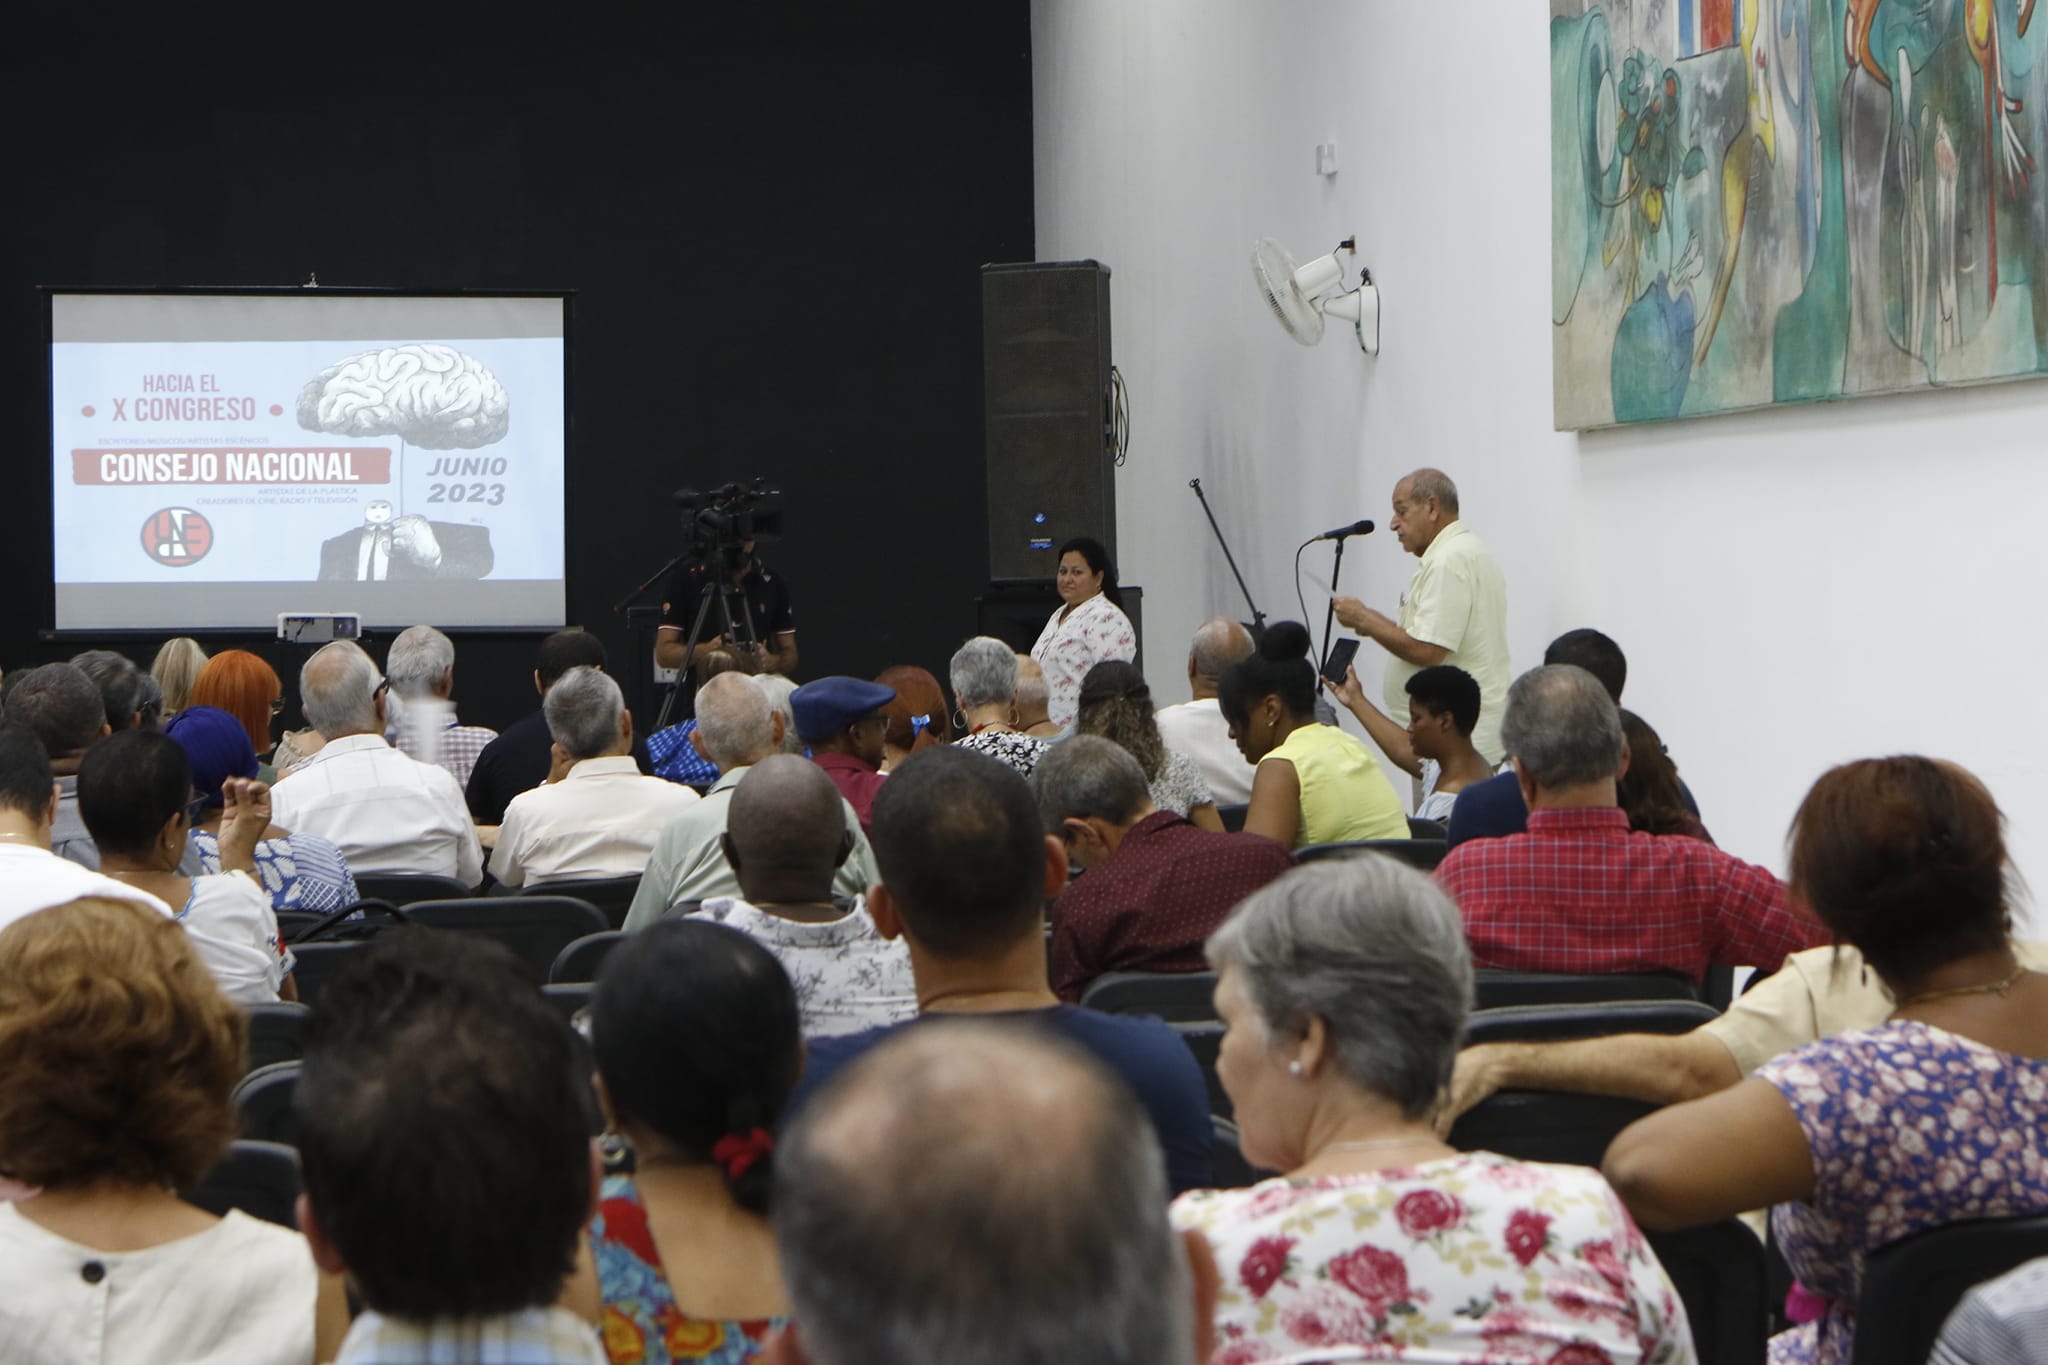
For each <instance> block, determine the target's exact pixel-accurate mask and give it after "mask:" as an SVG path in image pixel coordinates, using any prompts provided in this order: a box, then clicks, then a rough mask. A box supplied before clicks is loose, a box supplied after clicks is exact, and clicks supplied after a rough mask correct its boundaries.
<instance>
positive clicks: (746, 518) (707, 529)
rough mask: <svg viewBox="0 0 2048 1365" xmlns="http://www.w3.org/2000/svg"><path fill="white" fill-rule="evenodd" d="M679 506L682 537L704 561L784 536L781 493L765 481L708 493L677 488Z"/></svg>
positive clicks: (717, 489)
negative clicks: (743, 546)
mask: <svg viewBox="0 0 2048 1365" xmlns="http://www.w3.org/2000/svg"><path fill="white" fill-rule="evenodd" d="M675 503H676V506H677V507H679V508H681V509H682V513H683V535H684V537H685V538H686V539H688V541H689V543H690V548H691V550H692V551H693V552H694V553H695V554H697V555H698V556H700V557H702V558H707V559H708V558H710V557H711V555H712V553H713V552H714V551H721V550H722V551H727V552H729V553H728V557H730V552H733V551H737V550H738V549H739V548H740V547H741V546H742V545H744V544H745V543H746V542H747V541H750V540H756V541H758V540H777V539H780V538H781V536H782V490H781V489H779V488H774V487H771V486H770V485H769V483H768V480H766V479H754V480H753V481H751V482H749V483H728V484H723V485H721V486H719V487H717V488H714V489H711V490H710V491H709V492H702V493H700V492H698V491H697V490H696V489H694V488H678V489H677V490H676V493H675Z"/></svg>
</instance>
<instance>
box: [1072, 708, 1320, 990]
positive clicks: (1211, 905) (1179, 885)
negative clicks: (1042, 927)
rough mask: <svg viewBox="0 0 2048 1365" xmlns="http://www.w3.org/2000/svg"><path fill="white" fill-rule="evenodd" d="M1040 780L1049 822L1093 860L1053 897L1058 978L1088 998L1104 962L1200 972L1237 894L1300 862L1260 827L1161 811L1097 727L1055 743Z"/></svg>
mask: <svg viewBox="0 0 2048 1365" xmlns="http://www.w3.org/2000/svg"><path fill="white" fill-rule="evenodd" d="M1031 785H1032V789H1033V792H1034V794H1035V795H1036V796H1037V798H1038V812H1039V815H1040V817H1041V818H1042V819H1043V820H1044V822H1045V828H1046V831H1047V832H1048V833H1050V834H1056V835H1058V836H1059V837H1060V838H1061V839H1062V840H1063V841H1065V843H1066V846H1067V861H1068V862H1069V863H1071V864H1072V865H1073V866H1076V867H1082V868H1086V869H1087V875H1086V876H1083V877H1081V878H1079V879H1078V880H1076V881H1074V882H1073V883H1071V884H1070V885H1069V886H1068V887H1067V889H1066V891H1065V892H1063V893H1062V894H1061V895H1060V898H1059V900H1058V901H1056V902H1055V903H1054V905H1053V911H1052V987H1053V990H1054V992H1055V993H1056V994H1058V996H1059V997H1060V999H1062V1000H1067V1001H1074V1000H1079V999H1080V998H1081V993H1082V991H1084V990H1086V989H1087V986H1088V983H1089V982H1090V981H1093V980H1094V979H1095V978H1096V977H1098V976H1100V975H1102V974H1103V973H1104V972H1134V971H1135V972H1199V971H1202V970H1204V969H1205V968H1206V967H1207V966H1208V964H1207V963H1206V962H1205V961H1204V960H1203V957H1202V944H1203V943H1205V942H1206V941H1207V940H1208V937H1209V935H1210V934H1212V933H1214V932H1215V931H1216V928H1217V926H1218V925H1220V924H1222V923H1223V921H1224V919H1225V918H1226V917H1228V916H1229V914H1230V912H1231V910H1232V909H1234V908H1235V907H1236V905H1237V903H1238V902H1239V901H1241V900H1243V899H1244V898H1245V897H1246V896H1249V895H1250V894H1251V893H1252V892H1254V891H1256V890H1258V889H1259V888H1260V887H1262V886H1264V885H1265V884H1266V883H1267V882H1270V881H1272V880H1273V879H1274V878H1275V877H1277V876H1279V875H1280V874H1281V873H1283V872H1285V871H1286V870H1287V869H1288V868H1290V867H1292V866H1294V858H1293V856H1292V855H1291V854H1289V853H1288V851H1287V850H1286V849H1285V848H1283V847H1281V846H1280V845H1279V844H1277V843H1275V842H1273V841H1272V840H1271V839H1263V838H1260V837H1259V836H1258V835H1256V834H1212V833H1210V832H1209V831H1207V830H1203V829H1197V828H1196V827H1195V826H1193V825H1191V824H1189V823H1188V822H1187V821H1186V820H1184V819H1182V818H1181V817H1180V816H1178V815H1175V814H1174V813H1173V812H1172V811H1162V810H1154V809H1153V808H1152V800H1151V797H1150V795H1149V794H1148V791H1147V787H1146V783H1145V770H1144V769H1143V768H1140V767H1139V766H1138V760H1137V759H1135V758H1133V757H1131V756H1130V754H1128V753H1126V752H1125V751H1124V750H1123V749H1122V748H1120V747H1119V746H1117V745H1116V744H1114V743H1111V742H1110V741H1109V740H1106V739H1103V738H1101V737H1100V736H1097V735H1076V736H1074V737H1073V738H1071V739H1067V740H1063V741H1061V742H1060V743H1058V744H1055V745H1053V746H1052V747H1051V748H1050V749H1048V750H1046V751H1045V756H1044V757H1042V758H1040V759H1039V760H1038V766H1037V767H1036V768H1035V769H1033V771H1032V775H1031Z"/></svg>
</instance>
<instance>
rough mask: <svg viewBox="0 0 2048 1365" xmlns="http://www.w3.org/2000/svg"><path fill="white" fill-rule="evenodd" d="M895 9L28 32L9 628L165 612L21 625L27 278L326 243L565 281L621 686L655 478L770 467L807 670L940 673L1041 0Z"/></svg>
mask: <svg viewBox="0 0 2048 1365" xmlns="http://www.w3.org/2000/svg"><path fill="white" fill-rule="evenodd" d="M592 8H593V9H594V10H596V9H608V8H609V7H592ZM910 9H911V7H904V8H903V9H901V10H899V9H896V8H893V7H882V8H874V7H862V8H859V9H857V10H852V11H844V12H842V11H838V10H834V9H829V8H827V7H823V6H820V7H817V8H815V9H812V8H810V7H805V8H803V9H802V10H796V9H791V10H787V11H783V10H779V9H777V8H776V7H774V6H763V7H756V8H754V9H750V10H749V11H748V13H747V14H746V15H745V16H743V17H739V18H721V19H717V20H705V19H702V18H697V17H693V18H692V20H691V23H690V26H689V27H688V28H681V27H677V28H672V29H659V30H657V29H654V28H650V27H644V26H642V22H641V21H639V20H635V21H634V22H633V23H631V24H621V25H614V26H608V27H607V26H600V25H599V23H598V22H596V20H585V21H580V22H582V24H583V26H582V27H580V28H579V27H576V25H577V23H578V22H579V21H578V20H577V19H575V18H574V17H573V16H574V12H573V11H565V10H560V9H558V10H556V11H554V12H553V15H554V17H552V18H551V20H550V23H549V24H548V25H546V26H542V25H540V24H537V23H533V22H531V21H522V20H518V19H507V18H505V17H502V16H505V15H508V14H514V13H516V12H517V11H514V10H509V9H495V10H494V9H491V8H476V9H472V10H470V11H468V13H470V14H473V15H475V16H477V19H478V23H476V24H475V25H465V26H462V27H460V28H457V27H455V26H453V25H450V26H447V27H446V28H445V29H443V30H440V31H435V30H431V29H427V28H422V27H419V26H417V25H415V24H412V23H411V22H409V21H407V20H406V19H405V18H404V12H403V11H395V12H391V13H390V14H389V15H387V16H385V17H382V18H377V17H374V16H371V15H369V14H367V13H366V14H365V15H364V16H362V18H361V20H360V22H358V21H357V20H354V19H351V20H347V21H344V20H342V19H340V18H339V17H338V12H335V11H331V10H315V9H304V10H300V9H293V8H290V7H277V6H265V7H261V8H256V7H251V8H250V9H249V10H247V11H246V12H245V14H244V17H243V18H241V19H239V20H235V21H229V20H223V19H199V18H194V19H192V20H191V21H190V23H191V24H192V25H195V26H198V27H199V29H200V30H201V31H195V30H194V28H192V27H188V28H186V29H183V30H179V31H176V32H164V33H141V32H138V31H136V30H135V29H133V28H129V27H124V26H123V25H122V24H120V23H119V22H117V21H115V20H113V19H111V18H110V19H109V20H108V21H107V22H106V23H104V24H103V25H100V26H98V27H97V28H85V27H81V28H80V29H79V30H78V32H77V33H75V34H73V35H69V36H67V37H62V38H53V39H52V40H51V41H49V42H47V43H45V42H38V43H37V44H34V45H31V44H29V43H27V42H22V43H16V44H12V45H10V48H11V50H10V51H9V52H8V54H7V55H5V56H4V57H0V120H4V121H0V128H4V131H0V151H4V153H5V165H6V166H7V169H8V174H7V176H6V177H5V182H4V183H5V184H6V186H7V196H8V199H9V200H10V201H11V202H9V204H8V207H7V209H6V212H5V214H4V216H0V432H4V439H5V441H6V448H7V449H9V450H10V451H11V452H12V458H11V460H10V461H9V466H10V467H9V474H10V478H9V480H8V488H9V491H10V502H11V504H12V511H13V516H12V517H11V518H10V519H9V521H10V527H9V533H8V535H7V536H6V537H5V541H4V548H0V564H4V566H5V568H6V571H7V577H8V581H9V583H10V584H11V585H12V591H10V592H8V593H6V594H5V595H4V597H0V663H4V664H5V666H6V667H8V668H10V669H12V668H16V667H20V666H23V665H27V664H32V663H38V662H43V661H45V660H48V659H51V658H61V657H67V656H68V655H70V654H71V653H73V652H75V651H76V650H79V649H83V648H87V647H89V645H91V644H93V643H112V644H114V645H115V647H119V648H123V649H125V650H126V651H127V652H128V653H130V654H131V655H132V656H133V657H135V658H136V659H137V660H138V661H139V662H141V663H143V664H144V665H145V666H147V664H148V662H149V659H150V657H151V655H152V654H153V653H154V651H155V648H156V645H157V643H158V642H159V641H158V639H157V638H155V637H152V638H150V639H148V640H140V639H134V638H129V639H125V640H118V641H106V642H100V641H87V640H80V639H66V640H64V641H62V642H52V641H47V640H41V639H39V638H38V633H39V632H42V631H46V630H47V629H48V627H49V625H50V620H49V609H50V607H49V601H50V597H49V565H50V546H49V539H48V536H49V532H48V515H47V509H48V506H49V502H48V493H49V477H50V475H49V461H48V449H49V436H48V425H47V406H48V364H47V357H46V354H45V351H44V348H43V341H42V325H43V323H42V312H41V309H42V303H41V299H40V297H39V296H38V294H37V292H36V287H37V286H39V285H48V286H57V287H77V286H108V287H124V288H125V287H135V288H155V287H164V286H194V285H223V284H234V285H295V284H299V283H301V282H303V281H304V280H305V279H306V277H307V276H308V274H309V273H313V272H317V273H318V275H319V278H320V280H321V282H322V283H325V284H329V285H348V286H370V287H385V286H388V287H394V288H413V289H448V290H482V291H488V290H494V289H563V290H572V291H574V293H575V298H574V301H573V303H572V305H571V310H572V311H571V326H572V337H571V342H570V351H569V355H570V390H571V391H570V404H571V412H572V432H571V437H570V450H569V461H570V464H569V489H568V526H567V536H568V573H569V579H568V601H569V619H570V620H571V621H572V622H575V623H578V624H582V625H584V626H586V627H587V628H590V629H594V630H597V631H599V632H601V633H602V634H603V635H604V636H605V640H606V643H607V645H608V646H609V647H610V649H611V651H612V659H613V663H612V669H613V671H614V672H615V673H618V674H619V675H620V676H621V677H622V679H625V678H628V677H629V676H630V678H631V679H633V681H629V682H627V695H628V698H629V700H637V699H638V694H637V691H636V683H637V680H638V679H639V678H640V677H642V676H643V674H644V668H642V667H633V666H629V665H632V664H633V663H634V661H633V660H632V659H631V658H629V656H628V647H629V646H628V637H627V634H626V630H625V626H624V622H623V618H616V617H611V616H609V615H607V614H606V613H607V609H608V607H609V605H610V604H611V603H612V602H613V601H614V600H615V599H617V598H618V597H620V596H621V595H623V594H624V593H625V592H626V591H627V590H628V589H629V588H630V587H631V586H632V585H633V584H634V583H635V582H637V581H638V580H639V579H640V578H642V577H644V576H645V575H646V574H647V573H649V572H651V571H652V570H653V568H654V567H655V566H656V565H658V564H659V563H660V562H661V561H662V560H664V559H666V558H667V557H668V556H669V555H670V554H673V553H675V552H676V551H677V550H678V549H679V548H680V546H679V544H678V543H677V541H678V538H679V533H678V530H677V526H678V522H677V517H676V514H675V512H674V511H673V509H672V508H671V506H670V503H669V494H670V492H671V491H672V490H673V489H675V488H677V487H679V486H684V485H693V486H700V487H701V486H704V485H707V484H715V483H720V482H724V481H726V480H728V479H741V478H748V477H751V476H754V475H756V474H763V475H768V476H771V477H773V478H774V479H776V480H777V481H778V482H779V483H781V485H782V486H783V487H784V488H785V489H786V490H787V493H788V503H787V505H788V516H787V521H788V525H789V532H790V533H789V536H788V538H787V540H786V542H785V543H783V544H782V545H779V546H770V547H765V548H764V551H763V554H764V557H765V558H768V559H769V560H770V561H771V562H772V563H774V564H776V565H778V566H779V567H780V568H781V569H782V570H783V571H784V572H785V573H786V574H787V576H788V578H789V580H790V582H791V584H792V586H793V589H794V591H795V594H796V603H797V613H798V627H799V635H798V640H799V644H800V646H801V649H802V655H803V659H802V665H801V668H800V674H801V675H802V676H806V677H814V676H817V675H819V674H821V673H836V672H844V673H854V674H860V675H863V676H872V675H874V674H875V673H877V672H879V671H880V670H881V669H882V668H884V667H886V666H888V665H891V664H895V663H919V664H923V665H924V666H926V667H928V668H930V669H932V670H933V671H934V672H935V673H938V674H939V675H940V676H941V677H942V678H943V676H944V664H945V660H946V658H947V657H948V656H949V654H950V653H951V651H952V649H953V647H954V646H955V645H956V644H957V643H958V642H959V641H960V639H962V638H963V637H964V636H966V635H968V634H970V633H972V631H973V629H974V606H973V598H974V596H975V594H976V593H977V592H978V591H979V590H980V587H981V585H982V582H983V580H984V578H985V576H986V569H987V566H986V562H985V554H984V549H985V536H986V521H985V517H986V513H985V503H984V487H985V480H984V475H983V468H982V420H981V354H980V351H981V347H980V325H981V324H980V294H979V290H980V281H979V278H978V273H977V267H978V266H979V265H980V264H981V263H982V262H985V261H995V260H1029V259H1031V257H1032V254H1033V251H1032V198H1031V180H1032V164H1031V70H1030V60H1031V56H1030V7H1029V4H1028V2H1027V0H993V2H984V3H978V4H973V5H952V6H946V7H944V8H939V7H934V8H933V10H932V11H931V12H930V13H925V14H915V13H912V12H910ZM205 12H206V11H193V12H192V13H193V14H195V15H196V14H202V13H205ZM619 12H626V11H619ZM564 14H568V15H569V16H570V17H567V18H564V17H563V15H564ZM65 533H66V534H74V533H75V534H96V535H97V534H119V535H127V534H130V533H131V532H130V528H127V527H105V528H101V527H94V528H79V529H78V530H77V531H75V532H74V531H72V530H70V529H68V528H67V530H66V532H65ZM656 596H658V594H656ZM163 624H164V627H165V629H164V632H163V633H164V634H165V635H170V634H176V633H178V630H177V626H178V623H177V622H173V621H166V622H164V623H163ZM535 639H536V637H535V636H532V635H523V636H511V635H497V634H485V635H464V634H458V636H457V650H458V664H457V677H458V688H457V699H458V701H459V702H461V703H462V711H463V715H464V717H465V719H468V720H472V721H475V722H478V723H485V724H500V725H501V724H503V723H505V722H508V721H510V720H512V719H513V718H515V717H516V716H517V715H519V714H520V713H521V712H523V711H525V710H527V709H529V708H530V707H531V706H532V705H533V697H532V692H531V685H530V683H529V682H528V681H527V671H528V670H529V669H530V667H531V655H532V649H533V644H534V642H535ZM205 643H206V644H207V647H208V648H209V649H210V650H211V649H217V648H225V647H228V646H229V645H241V646H243V647H248V648H256V649H258V650H259V651H260V652H262V653H264V654H265V655H266V656H267V657H269V658H271V660H272V661H273V663H275V664H277V665H278V666H279V672H280V674H281V675H284V676H285V677H286V681H287V688H288V690H289V689H290V688H291V687H292V686H293V684H294V683H295V677H296V671H297V663H298V660H299V658H300V657H301V656H300V654H299V653H298V652H296V651H293V650H287V649H284V648H281V647H279V646H277V645H276V644H275V642H274V641H266V640H264V639H263V638H262V637H259V636H251V637H250V638H248V639H223V638H219V637H207V638H206V640H205ZM372 652H373V653H374V654H377V655H378V656H379V657H380V658H381V656H382V648H381V645H380V644H373V645H372ZM293 714H294V715H296V707H295V706H294V708H293ZM651 720H652V716H651V715H643V716H642V722H643V724H645V723H647V722H650V721H651Z"/></svg>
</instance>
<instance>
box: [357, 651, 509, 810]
mask: <svg viewBox="0 0 2048 1365" xmlns="http://www.w3.org/2000/svg"><path fill="white" fill-rule="evenodd" d="M384 676H385V677H386V678H388V679H390V680H391V695H390V703H391V712H392V715H391V731H390V734H389V735H388V736H387V738H389V739H390V741H391V743H392V744H393V745H394V746H396V747H397V749H398V751H399V752H400V753H403V754H405V755H406V756H407V757H409V758H416V759H418V760H419V761H420V762H422V763H438V764H439V765H441V766H442V767H444V768H446V769H447V770H448V771H449V773H450V774H451V775H453V777H454V778H455V780H456V781H457V782H461V783H463V784H465V785H467V784H468V782H469V775H470V773H471V772H472V771H473V770H474V769H475V768H476V760H477V757H478V755H480V754H482V753H483V751H484V746H485V745H487V744H489V743H490V742H491V741H492V740H494V739H496V738H497V737H498V732H497V731H496V730H492V729H490V728H488V727H486V726H482V725H457V724H456V723H455V702H454V696H455V642H454V641H453V640H451V639H449V638H448V637H447V636H446V635H443V634H442V633H441V632H440V631H438V630H435V629H434V628H433V627H432V626H413V627H411V628H410V629H408V630H405V631H402V632H400V634H399V636H398V638H397V639H396V640H393V641H392V642H391V651H390V653H388V654H386V655H385V656H384Z"/></svg>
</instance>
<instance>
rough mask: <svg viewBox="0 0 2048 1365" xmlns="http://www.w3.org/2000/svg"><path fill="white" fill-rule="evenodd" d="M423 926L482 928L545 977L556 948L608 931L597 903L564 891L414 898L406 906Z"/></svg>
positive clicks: (470, 930) (538, 978)
mask: <svg viewBox="0 0 2048 1365" xmlns="http://www.w3.org/2000/svg"><path fill="white" fill-rule="evenodd" d="M405 913H406V914H407V915H408V916H409V917H410V918H411V919H412V922H413V923H415V924H417V925H419V926H421V927H422V928H426V929H454V930H460V931H462V932H465V933H478V934H487V935H489V936H490V937H491V938H494V939H496V940H498V942H500V943H502V944H504V945H505V946H506V947H508V948H510V949H511V950H512V951H513V952H514V953H516V954H517V955H518V957H519V960H520V961H522V962H524V963H526V964H527V965H528V966H529V967H531V968H532V969H533V976H534V980H536V981H545V980H547V976H548V969H549V968H550V967H552V966H554V963H555V954H557V953H559V952H561V951H562V949H564V948H566V947H568V946H569V945H570V944H571V943H574V942H575V941H576V940H577V939H579V938H582V937H584V936H585V935H587V934H602V933H606V932H608V930H607V929H606V926H605V922H604V916H603V915H601V914H599V913H598V911H597V908H596V907H595V906H593V905H590V904H588V903H586V902H584V901H579V900H575V899H573V898H571V897H569V896H471V897H469V898H468V899H466V900H456V901H416V902H414V903H413V904H411V905H408V906H407V907H406V908H405Z"/></svg>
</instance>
